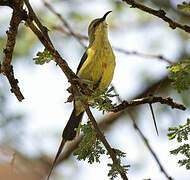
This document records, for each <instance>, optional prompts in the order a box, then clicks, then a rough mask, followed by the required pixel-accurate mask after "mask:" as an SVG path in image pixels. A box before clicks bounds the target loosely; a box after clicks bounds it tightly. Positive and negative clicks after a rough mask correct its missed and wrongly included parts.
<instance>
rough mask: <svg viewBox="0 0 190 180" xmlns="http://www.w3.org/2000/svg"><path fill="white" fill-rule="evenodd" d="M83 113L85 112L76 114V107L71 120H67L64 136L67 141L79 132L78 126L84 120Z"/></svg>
mask: <svg viewBox="0 0 190 180" xmlns="http://www.w3.org/2000/svg"><path fill="white" fill-rule="evenodd" d="M83 114H84V112H81V113H80V114H79V115H76V110H75V108H74V109H73V112H72V114H71V116H70V118H69V121H68V122H67V125H66V126H65V128H64V130H63V134H62V137H63V139H64V140H65V141H70V140H73V139H74V138H75V137H76V134H77V131H76V128H78V126H79V124H80V122H81V120H82V116H83Z"/></svg>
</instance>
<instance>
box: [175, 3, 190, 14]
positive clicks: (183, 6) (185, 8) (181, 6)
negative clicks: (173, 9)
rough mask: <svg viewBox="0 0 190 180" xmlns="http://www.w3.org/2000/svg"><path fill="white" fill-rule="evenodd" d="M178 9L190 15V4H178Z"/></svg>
mask: <svg viewBox="0 0 190 180" xmlns="http://www.w3.org/2000/svg"><path fill="white" fill-rule="evenodd" d="M177 9H178V10H181V11H185V12H188V13H190V2H185V1H184V2H183V3H182V4H178V5H177Z"/></svg>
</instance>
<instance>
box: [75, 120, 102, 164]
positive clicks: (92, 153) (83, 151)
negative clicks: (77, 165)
mask: <svg viewBox="0 0 190 180" xmlns="http://www.w3.org/2000/svg"><path fill="white" fill-rule="evenodd" d="M79 128H80V129H81V131H82V132H83V133H84V137H83V139H82V141H81V143H80V144H79V147H78V149H77V150H76V151H75V152H74V155H75V156H77V159H78V160H86V159H88V162H89V163H90V164H92V163H94V162H95V161H96V162H99V163H100V160H99V157H100V155H101V154H105V150H104V149H103V147H102V146H101V142H100V141H99V140H98V139H97V138H96V131H95V129H94V128H93V127H92V123H91V122H90V121H88V122H87V124H85V125H81V126H80V127H79ZM78 130H79V129H78Z"/></svg>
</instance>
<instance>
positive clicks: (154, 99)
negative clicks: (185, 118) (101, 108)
mask: <svg viewBox="0 0 190 180" xmlns="http://www.w3.org/2000/svg"><path fill="white" fill-rule="evenodd" d="M158 102H159V103H161V104H166V105H168V106H170V107H171V108H172V109H174V108H175V109H180V110H183V111H184V110H186V107H185V106H184V105H182V104H179V103H177V102H174V101H173V99H172V98H171V97H167V98H162V97H154V96H148V97H144V98H141V99H135V100H131V101H122V103H121V104H119V105H118V106H116V107H114V109H113V110H112V112H118V111H122V110H124V109H126V108H128V107H131V106H137V105H140V104H146V103H148V104H153V103H158Z"/></svg>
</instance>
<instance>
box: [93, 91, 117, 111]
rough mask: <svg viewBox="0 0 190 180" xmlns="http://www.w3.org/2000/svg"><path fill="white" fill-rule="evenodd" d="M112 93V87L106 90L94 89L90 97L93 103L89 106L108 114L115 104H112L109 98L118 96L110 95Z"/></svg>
mask: <svg viewBox="0 0 190 180" xmlns="http://www.w3.org/2000/svg"><path fill="white" fill-rule="evenodd" d="M112 91H113V87H111V88H110V89H108V90H100V89H96V90H95V91H94V93H93V94H92V95H91V97H92V99H93V102H92V103H91V104H90V105H91V106H92V107H93V108H97V109H98V110H99V111H103V113H104V112H105V111H106V112H110V111H111V109H113V108H114V106H115V105H116V104H112V101H111V100H110V99H109V98H112V97H115V96H118V95H117V94H111V92H112Z"/></svg>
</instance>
